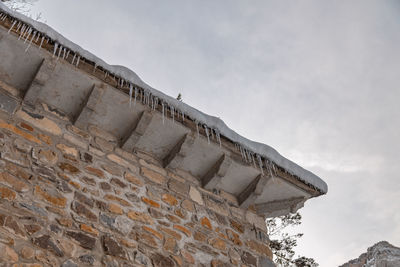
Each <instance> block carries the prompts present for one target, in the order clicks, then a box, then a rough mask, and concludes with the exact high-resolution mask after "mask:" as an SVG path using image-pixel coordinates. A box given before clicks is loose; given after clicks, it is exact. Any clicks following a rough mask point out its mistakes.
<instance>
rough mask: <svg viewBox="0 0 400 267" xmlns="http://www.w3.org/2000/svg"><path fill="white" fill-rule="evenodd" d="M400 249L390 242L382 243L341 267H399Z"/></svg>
mask: <svg viewBox="0 0 400 267" xmlns="http://www.w3.org/2000/svg"><path fill="white" fill-rule="evenodd" d="M399 266H400V248H398V247H395V246H393V245H391V244H389V242H386V241H381V242H379V243H376V244H375V245H373V246H372V247H370V248H368V250H367V252H366V253H363V254H361V255H360V257H358V258H357V259H354V260H351V261H349V262H347V263H345V264H343V265H341V266H340V267H399Z"/></svg>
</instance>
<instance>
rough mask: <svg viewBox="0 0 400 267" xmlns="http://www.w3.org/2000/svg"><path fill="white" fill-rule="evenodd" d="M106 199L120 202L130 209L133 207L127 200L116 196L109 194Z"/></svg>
mask: <svg viewBox="0 0 400 267" xmlns="http://www.w3.org/2000/svg"><path fill="white" fill-rule="evenodd" d="M104 199H107V200H114V201H118V202H119V203H120V204H121V205H123V206H128V207H130V206H132V205H131V203H129V202H128V201H126V200H125V199H122V198H119V197H117V196H114V195H109V194H107V195H105V196H104Z"/></svg>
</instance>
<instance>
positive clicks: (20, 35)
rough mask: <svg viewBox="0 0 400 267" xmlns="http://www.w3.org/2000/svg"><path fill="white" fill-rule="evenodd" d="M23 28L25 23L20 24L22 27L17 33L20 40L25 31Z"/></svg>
mask: <svg viewBox="0 0 400 267" xmlns="http://www.w3.org/2000/svg"><path fill="white" fill-rule="evenodd" d="M25 28H26V26H25V24H22V28H21V31H20V33H19V37H18V40H20V39H21V37H22V35H23V34H24V33H25Z"/></svg>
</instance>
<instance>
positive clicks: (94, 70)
mask: <svg viewBox="0 0 400 267" xmlns="http://www.w3.org/2000/svg"><path fill="white" fill-rule="evenodd" d="M96 69H97V64H94V68H93V73H95V72H96ZM121 87H122V86H121Z"/></svg>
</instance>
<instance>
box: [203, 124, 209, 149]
mask: <svg viewBox="0 0 400 267" xmlns="http://www.w3.org/2000/svg"><path fill="white" fill-rule="evenodd" d="M203 127H204V130H205V131H206V135H207V142H208V144H210V136H209V135H208V128H207V126H206V125H203Z"/></svg>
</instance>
